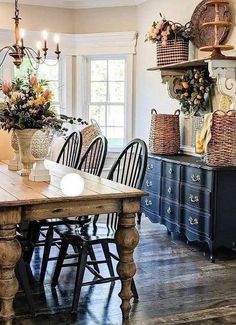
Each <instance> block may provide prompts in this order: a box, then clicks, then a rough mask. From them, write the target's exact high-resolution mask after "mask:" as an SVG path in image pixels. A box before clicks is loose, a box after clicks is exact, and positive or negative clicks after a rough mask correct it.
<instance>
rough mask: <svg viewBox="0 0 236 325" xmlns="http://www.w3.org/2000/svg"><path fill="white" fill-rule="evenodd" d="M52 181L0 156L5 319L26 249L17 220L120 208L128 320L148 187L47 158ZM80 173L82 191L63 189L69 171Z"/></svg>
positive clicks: (0, 289) (0, 293)
mask: <svg viewBox="0 0 236 325" xmlns="http://www.w3.org/2000/svg"><path fill="white" fill-rule="evenodd" d="M46 166H47V168H48V169H49V170H50V175H51V180H50V182H32V181H30V180H29V179H28V177H27V176H23V177H22V176H20V175H18V174H17V173H16V172H14V171H10V170H8V165H7V163H6V162H5V161H1V162H0V299H1V311H0V322H1V324H12V321H13V318H14V315H15V313H14V308H13V300H14V297H15V295H16V292H17V290H18V282H17V279H16V277H15V266H16V263H17V261H18V260H19V258H20V255H21V246H20V244H19V242H18V241H17V239H16V227H17V224H19V223H21V222H22V221H23V220H42V219H46V218H53V217H55V218H63V217H72V216H84V215H92V214H102V213H112V212H113V213H114V212H117V213H119V223H118V229H117V231H116V235H115V239H116V244H117V246H118V250H119V252H120V261H119V263H118V266H117V272H118V274H119V276H120V279H121V291H120V293H119V297H120V298H121V301H122V302H121V311H122V319H123V323H125V324H129V313H130V309H131V304H130V300H131V298H132V297H133V294H132V291H131V280H132V278H133V276H134V275H135V272H136V266H135V262H134V258H133V252H134V249H135V247H136V246H137V244H138V241H139V235H138V231H137V229H136V227H135V216H136V213H137V212H138V211H139V209H140V198H141V197H142V196H143V195H144V194H145V193H144V192H142V191H140V190H137V189H134V188H131V187H128V186H125V185H121V184H118V183H116V182H113V181H110V180H107V179H104V178H101V177H97V176H94V175H91V174H88V173H85V172H81V171H77V170H74V169H72V168H69V167H65V166H62V165H60V164H57V163H55V162H51V161H46ZM68 173H77V174H79V175H80V176H81V177H82V178H83V180H84V190H83V192H82V194H80V195H79V196H66V195H65V194H63V192H62V190H61V187H60V183H61V179H62V177H63V176H64V175H66V174H68Z"/></svg>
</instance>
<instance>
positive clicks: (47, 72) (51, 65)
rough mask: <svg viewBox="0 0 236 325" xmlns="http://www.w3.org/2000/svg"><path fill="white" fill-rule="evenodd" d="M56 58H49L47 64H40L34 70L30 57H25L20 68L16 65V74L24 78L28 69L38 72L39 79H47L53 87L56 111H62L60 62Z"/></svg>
mask: <svg viewBox="0 0 236 325" xmlns="http://www.w3.org/2000/svg"><path fill="white" fill-rule="evenodd" d="M56 62H57V61H56V60H52V59H48V60H47V63H48V65H46V64H40V65H39V68H38V70H33V69H32V66H31V64H30V62H29V59H24V61H23V63H22V64H21V66H20V69H17V68H16V67H14V76H15V77H17V78H23V77H25V76H26V75H27V73H28V71H32V70H33V73H36V75H37V76H38V78H39V79H43V80H47V81H48V83H49V88H50V89H51V91H52V93H53V95H54V97H53V106H54V107H55V109H56V111H57V112H58V113H59V112H60V101H59V97H60V87H59V64H56Z"/></svg>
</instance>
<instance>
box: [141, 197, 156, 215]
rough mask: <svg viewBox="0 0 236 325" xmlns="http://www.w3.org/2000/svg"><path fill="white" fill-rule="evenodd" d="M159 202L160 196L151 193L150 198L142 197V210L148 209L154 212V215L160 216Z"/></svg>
mask: <svg viewBox="0 0 236 325" xmlns="http://www.w3.org/2000/svg"><path fill="white" fill-rule="evenodd" d="M159 202H160V197H159V196H158V195H156V194H151V193H149V195H148V196H145V197H142V199H141V206H142V210H143V209H145V210H146V209H148V210H150V211H152V213H155V214H158V215H159V205H160V204H159Z"/></svg>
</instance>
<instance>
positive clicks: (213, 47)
mask: <svg viewBox="0 0 236 325" xmlns="http://www.w3.org/2000/svg"><path fill="white" fill-rule="evenodd" d="M233 49H234V46H233V45H209V46H203V47H201V48H200V51H203V52H211V51H214V50H222V51H230V50H233Z"/></svg>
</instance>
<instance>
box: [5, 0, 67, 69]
mask: <svg viewBox="0 0 236 325" xmlns="http://www.w3.org/2000/svg"><path fill="white" fill-rule="evenodd" d="M13 19H14V21H15V44H14V45H12V46H5V47H3V48H2V49H0V54H1V53H2V54H3V57H2V59H1V60H0V67H1V66H2V65H3V63H4V61H5V59H6V57H7V55H8V54H9V55H10V56H11V57H12V58H13V63H14V64H15V66H16V67H17V68H19V67H20V65H21V64H22V62H23V59H24V58H25V57H26V58H28V59H29V62H30V64H31V66H32V68H33V69H35V70H37V69H38V66H39V64H43V63H46V59H47V55H48V44H47V36H48V34H47V32H46V31H44V32H43V43H41V42H37V50H34V49H33V48H31V47H28V46H25V45H24V34H25V33H24V30H23V29H20V20H21V18H20V17H19V8H18V0H15V17H14V18H13ZM54 41H55V42H56V50H55V51H54V53H55V54H56V59H57V61H58V60H59V58H60V54H61V51H60V49H59V37H58V35H55V37H54ZM46 64H47V63H46Z"/></svg>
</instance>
